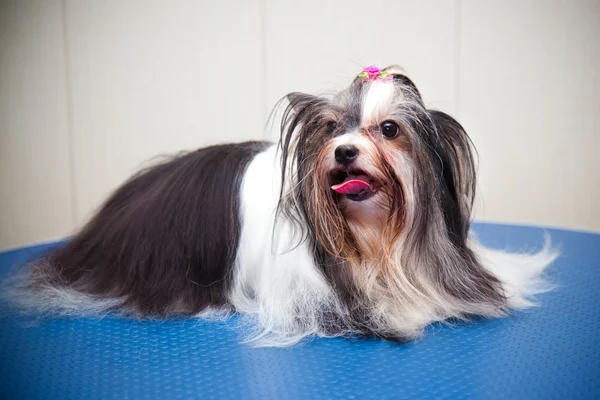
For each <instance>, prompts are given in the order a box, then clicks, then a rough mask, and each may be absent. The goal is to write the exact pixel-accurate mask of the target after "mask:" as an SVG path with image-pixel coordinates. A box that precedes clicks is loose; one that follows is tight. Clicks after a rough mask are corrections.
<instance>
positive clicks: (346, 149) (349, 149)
mask: <svg viewBox="0 0 600 400" xmlns="http://www.w3.org/2000/svg"><path fill="white" fill-rule="evenodd" d="M356 156H358V149H357V148H356V147H354V146H350V145H342V146H338V147H337V148H336V149H335V161H337V162H339V163H340V164H342V165H348V164H350V163H351V162H352V161H353V160H354V159H355V158H356Z"/></svg>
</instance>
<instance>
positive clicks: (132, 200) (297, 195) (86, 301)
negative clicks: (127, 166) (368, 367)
mask: <svg viewBox="0 0 600 400" xmlns="http://www.w3.org/2000/svg"><path fill="white" fill-rule="evenodd" d="M283 101H284V102H286V103H287V106H286V107H285V109H284V111H283V115H282V118H281V121H282V122H281V137H280V140H279V142H278V143H276V144H274V143H268V142H245V143H236V144H223V145H215V146H211V147H206V148H201V149H199V150H197V151H193V152H188V153H183V154H179V155H177V156H174V157H172V158H170V159H168V160H167V161H164V162H162V163H160V164H158V165H153V166H151V167H149V168H147V169H145V170H142V171H141V172H139V173H137V174H136V175H134V176H133V177H132V178H130V179H129V180H128V181H127V182H125V183H124V184H123V185H122V186H121V187H120V188H118V189H117V190H116V191H115V192H114V193H113V194H112V195H111V196H110V197H109V198H108V200H107V201H106V202H105V203H104V205H103V206H102V207H101V208H100V209H99V211H98V212H97V213H96V215H95V216H93V218H91V220H90V221H89V222H88V223H87V225H85V226H84V227H83V228H82V229H81V230H80V231H79V232H78V233H76V234H75V235H74V236H73V237H72V238H70V240H68V241H67V242H66V244H64V245H62V246H59V247H57V248H55V249H52V250H51V251H50V252H49V253H47V254H45V255H44V256H43V257H42V258H40V259H39V260H37V261H36V262H34V263H32V264H31V265H29V266H28V267H27V270H26V271H24V273H23V274H22V275H21V277H20V278H19V279H18V280H17V283H16V284H15V285H14V286H13V289H14V291H13V294H14V295H13V296H12V298H13V300H14V301H15V302H16V303H18V304H19V305H20V306H21V307H23V308H24V309H26V310H32V311H35V312H37V313H42V314H44V315H102V314H106V313H111V312H119V313H121V314H126V315H131V316H136V317H147V318H153V317H159V318H164V317H170V316H181V315H184V316H208V315H214V314H215V313H217V314H225V315H229V314H231V313H239V314H240V315H242V316H244V317H245V318H246V320H248V321H251V324H252V326H254V327H255V328H256V330H253V332H252V334H251V337H250V339H251V340H254V342H255V343H256V344H259V345H268V346H289V345H293V344H295V343H298V342H299V341H301V340H302V339H304V338H306V337H309V336H314V335H317V336H325V337H330V336H371V337H378V338H384V339H390V340H395V341H407V340H412V339H415V338H418V337H420V336H421V335H422V333H423V330H424V328H425V327H426V326H427V325H429V324H431V323H433V322H441V321H449V320H451V321H456V320H459V321H460V320H468V319H470V318H471V317H473V316H482V317H501V316H505V315H507V314H508V313H509V312H510V311H511V310H512V309H519V308H524V307H529V306H531V305H533V304H534V297H533V296H534V295H535V294H537V293H540V292H543V291H545V290H548V289H549V288H550V286H549V284H548V283H547V282H546V280H545V279H544V270H545V269H546V267H547V266H548V265H549V264H550V263H551V262H552V261H553V260H554V258H555V257H556V256H557V252H556V250H554V249H553V248H552V247H551V245H550V242H549V239H547V240H546V243H545V245H544V247H543V248H542V249H541V250H540V251H539V252H537V253H531V254H519V253H507V252H502V251H495V250H490V249H487V248H485V247H483V246H482V245H481V244H479V243H478V242H477V240H476V238H475V237H474V236H473V235H472V234H470V223H471V213H472V208H473V200H474V196H475V185H476V165H475V156H474V147H473V145H472V143H471V141H470V139H469V137H468V135H467V133H466V132H465V130H464V129H463V127H462V126H461V125H460V124H459V123H458V122H457V121H456V120H455V119H453V118H452V117H451V116H449V115H447V114H445V113H443V112H441V111H436V110H432V109H428V108H427V107H426V106H425V105H424V102H423V99H422V97H421V95H420V93H419V90H418V89H417V87H416V86H415V84H414V83H413V81H412V80H411V79H409V78H408V76H407V75H406V74H404V73H403V72H402V70H400V69H399V68H398V67H395V66H392V67H388V68H384V69H380V68H378V67H376V66H371V67H367V68H365V69H364V70H363V71H361V72H360V73H359V74H358V75H357V76H356V77H355V78H354V79H353V80H352V82H351V83H350V85H349V86H348V87H347V88H345V89H343V90H341V91H340V92H338V93H336V94H334V95H331V96H328V97H320V96H314V95H309V94H303V93H290V94H289V95H287V96H286V97H285V98H284V99H283ZM282 104H284V103H282ZM281 107H283V105H281Z"/></svg>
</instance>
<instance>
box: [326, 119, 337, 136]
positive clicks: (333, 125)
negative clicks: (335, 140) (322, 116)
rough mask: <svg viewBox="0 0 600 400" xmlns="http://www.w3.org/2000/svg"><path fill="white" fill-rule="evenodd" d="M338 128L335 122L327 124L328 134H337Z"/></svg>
mask: <svg viewBox="0 0 600 400" xmlns="http://www.w3.org/2000/svg"><path fill="white" fill-rule="evenodd" d="M337 127H338V124H337V122H335V121H329V122H328V123H327V132H329V133H333V132H335V130H336V129H337Z"/></svg>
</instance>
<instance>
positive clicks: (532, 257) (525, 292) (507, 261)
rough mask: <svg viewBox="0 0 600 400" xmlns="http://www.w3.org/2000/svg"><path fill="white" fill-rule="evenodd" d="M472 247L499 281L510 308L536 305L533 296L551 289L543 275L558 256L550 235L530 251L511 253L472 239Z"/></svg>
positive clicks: (549, 283) (551, 285) (482, 262)
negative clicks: (540, 245)
mask: <svg viewBox="0 0 600 400" xmlns="http://www.w3.org/2000/svg"><path fill="white" fill-rule="evenodd" d="M471 248H472V249H473V251H474V252H475V253H476V254H477V256H478V258H479V260H480V261H481V264H482V265H483V266H484V268H486V269H487V270H488V271H490V272H491V273H492V274H493V275H495V276H496V277H497V278H498V279H499V280H500V281H501V282H502V286H503V289H504V294H505V296H506V299H507V301H508V306H509V307H510V308H517V309H518V308H526V307H531V306H534V305H535V297H534V296H535V295H536V294H539V293H543V292H547V291H548V290H551V289H552V288H554V285H553V284H552V283H551V282H549V281H548V280H547V278H546V276H545V270H546V268H547V267H548V266H549V265H550V264H551V263H552V262H553V261H554V260H555V259H556V258H557V257H558V256H559V251H558V250H557V249H556V248H554V247H552V244H551V241H550V235H548V234H546V235H545V237H544V245H543V247H542V249H541V250H539V251H537V252H530V253H512V252H508V251H502V250H492V249H488V248H486V247H484V246H483V245H481V244H480V243H479V242H478V241H476V240H472V241H471Z"/></svg>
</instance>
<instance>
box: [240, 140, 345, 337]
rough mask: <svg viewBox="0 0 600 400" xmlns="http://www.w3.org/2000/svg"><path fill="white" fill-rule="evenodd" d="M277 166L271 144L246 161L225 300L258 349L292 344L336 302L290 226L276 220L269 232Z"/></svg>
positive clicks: (276, 193)
mask: <svg viewBox="0 0 600 400" xmlns="http://www.w3.org/2000/svg"><path fill="white" fill-rule="evenodd" d="M280 168H281V167H280V162H279V159H278V157H277V152H276V147H275V146H272V147H270V148H269V149H268V150H267V151H265V152H264V153H261V154H259V155H258V156H256V158H255V159H254V160H253V161H252V162H251V163H250V165H249V166H248V169H247V172H246V175H245V177H244V180H243V183H242V190H241V200H242V205H241V218H242V233H241V237H240V246H239V249H238V254H237V260H236V267H235V280H234V288H233V290H232V292H231V294H230V300H231V302H232V304H233V306H234V307H235V308H236V310H238V311H240V312H242V313H245V314H247V315H248V316H250V317H251V318H252V319H254V320H255V322H256V327H257V328H259V329H260V331H256V332H253V334H252V339H253V340H254V342H255V343H256V344H258V345H271V346H286V345H292V344H294V343H297V342H298V341H299V340H301V339H302V338H303V337H305V336H307V335H310V334H314V333H319V321H318V312H319V309H322V307H323V306H325V305H328V306H332V305H334V303H335V301H336V300H335V296H334V294H333V291H332V290H331V288H330V287H329V286H328V285H327V282H326V281H325V279H324V277H323V276H322V274H321V273H320V272H319V270H318V269H317V268H316V266H315V264H314V261H313V258H312V254H311V252H310V251H309V249H308V245H307V243H306V242H304V243H301V244H300V245H298V243H299V237H298V235H295V234H294V231H293V229H292V226H291V225H290V223H289V222H288V221H286V220H285V218H284V217H282V218H281V219H280V220H278V224H277V227H276V228H275V230H273V226H274V223H275V213H276V208H277V202H278V199H279V191H280V187H281V180H280V174H279V172H278V171H280Z"/></svg>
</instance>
